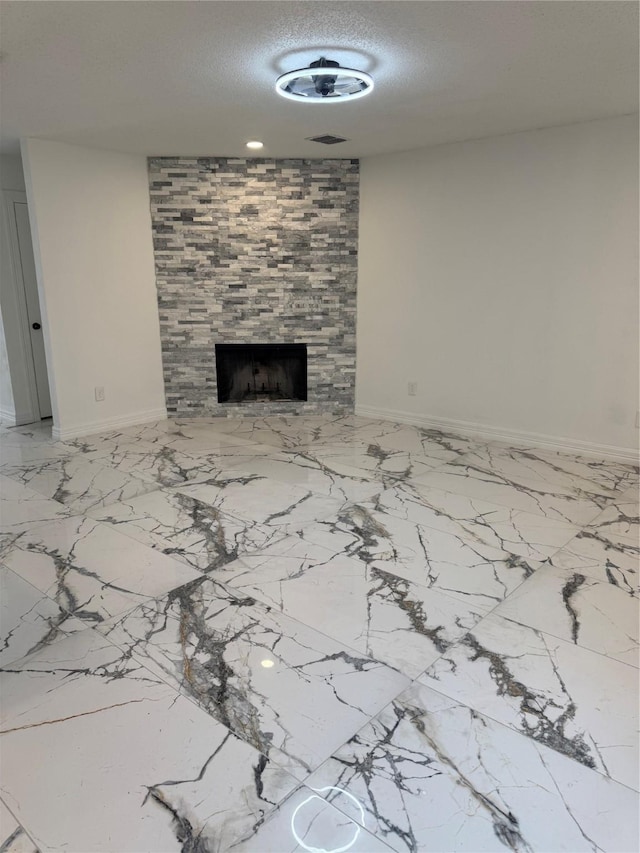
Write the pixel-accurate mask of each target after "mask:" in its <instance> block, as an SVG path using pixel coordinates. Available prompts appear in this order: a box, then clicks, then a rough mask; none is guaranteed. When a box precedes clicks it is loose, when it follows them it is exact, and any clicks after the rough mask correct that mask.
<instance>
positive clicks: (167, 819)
mask: <svg viewBox="0 0 640 853" xmlns="http://www.w3.org/2000/svg"><path fill="white" fill-rule="evenodd" d="M638 483H639V476H638V469H637V467H634V466H632V465H628V464H627V465H625V464H622V463H619V462H603V461H599V460H593V459H589V458H586V457H578V456H571V455H569V454H563V453H556V452H553V451H549V450H545V451H541V450H535V449H532V448H525V447H520V448H517V447H507V446H505V445H500V444H499V443H497V442H481V441H476V440H474V439H472V438H468V437H462V436H454V435H447V434H445V433H442V432H439V431H437V430H431V429H421V428H417V427H413V426H408V425H405V424H395V423H390V422H383V421H376V420H373V419H368V418H362V417H357V416H353V415H345V416H337V415H331V416H329V415H327V416H325V417H322V416H317V417H316V416H314V417H273V418H255V419H252V418H245V419H210V420H197V421H195V420H193V421H162V422H158V423H153V424H144V425H142V426H138V427H131V428H127V429H123V430H122V431H120V432H111V433H106V434H103V435H98V436H95V435H92V436H87V437H85V438H82V439H76V440H73V441H67V442H62V441H54V440H53V439H52V438H51V435H50V431H48V429H47V427H46V425H43V426H36V427H33V426H32V427H16V428H6V427H1V426H0V593H1V601H0V605H1V610H0V612H1V621H0V636H1V640H2V642H1V644H0V700H1V703H2V723H1V726H0V851H2V853H20V851H26V853H34V851H40V853H54V851H55V853H59V851H66V853H90V852H91V853H93V851H107V853H156V851H159V852H160V851H184V853H214V851H215V853H226V851H234V852H235V851H237V853H240V852H241V851H253V853H269V852H270V851H271V853H294V851H315V853H319V852H321V851H327V853H329V851H330V852H331V853H339V851H340V853H342V851H347V850H351V851H355V852H356V853H382V851H399V853H405V851H445V853H446V851H469V852H470V853H475V851H504V850H507V851H509V850H511V851H518V853H533V852H534V851H535V853H555V851H571V853H582V851H608V853H622V852H623V851H629V853H631V851H637V849H638V790H639V788H640V785H639V774H638V734H637V731H638V672H639V665H640V660H639V655H638V649H639V640H638V599H639V595H640V584H639V575H638V569H639V556H640V547H639V532H640V527H639V520H638V514H639V513H638Z"/></svg>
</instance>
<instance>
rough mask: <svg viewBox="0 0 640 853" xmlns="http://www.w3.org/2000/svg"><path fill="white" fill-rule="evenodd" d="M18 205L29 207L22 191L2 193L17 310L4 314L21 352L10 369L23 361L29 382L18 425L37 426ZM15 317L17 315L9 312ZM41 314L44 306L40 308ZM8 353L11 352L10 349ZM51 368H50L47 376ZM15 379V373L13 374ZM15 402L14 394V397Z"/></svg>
mask: <svg viewBox="0 0 640 853" xmlns="http://www.w3.org/2000/svg"><path fill="white" fill-rule="evenodd" d="M15 203H19V204H27V194H26V192H22V191H21V190H2V204H3V207H4V220H5V222H6V226H7V237H8V243H9V263H10V266H11V271H12V273H13V274H12V275H11V276H9V280H8V281H7V282H6V283H5V287H6V288H7V290H8V291H9V293H8V294H7V295H9V297H10V299H11V301H12V302H13V304H14V306H15V315H16V316H15V317H14V318H11V316H9V317H7V316H6V314H5V312H4V311H3V321H4V322H5V323H6V322H7V321H11V319H15V320H16V321H17V322H16V338H17V343H18V347H19V352H13V353H9V352H8V353H7V354H8V356H9V365H10V366H11V361H12V355H13V357H14V359H15V358H16V357H19V358H21V360H22V363H23V367H24V376H25V378H26V382H27V396H28V400H29V408H28V409H24V408H23V409H22V410H21V411H17V410H16V424H25V423H34V422H36V421H39V420H40V419H41V418H40V405H39V403H38V388H37V385H36V372H35V366H34V361H33V350H32V349H31V333H30V331H29V317H28V314H27V300H26V295H25V291H24V276H23V270H22V260H21V257H20V244H19V242H18V228H17V225H16V217H15V212H14V208H13V205H14V204H15ZM8 313H10V314H11V313H14V312H8ZM41 313H42V306H41ZM7 349H9V348H7ZM48 370H49V366H48V365H47V372H48ZM12 375H13V372H12ZM14 400H15V394H14Z"/></svg>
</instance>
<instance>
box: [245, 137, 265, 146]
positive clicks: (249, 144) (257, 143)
mask: <svg viewBox="0 0 640 853" xmlns="http://www.w3.org/2000/svg"><path fill="white" fill-rule="evenodd" d="M262 145H263V143H262V142H259V141H258V140H257V139H252V140H251V142H247V148H262Z"/></svg>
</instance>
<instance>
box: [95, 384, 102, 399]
mask: <svg viewBox="0 0 640 853" xmlns="http://www.w3.org/2000/svg"><path fill="white" fill-rule="evenodd" d="M95 393H96V403H101V402H102V401H103V400H104V385H96V387H95Z"/></svg>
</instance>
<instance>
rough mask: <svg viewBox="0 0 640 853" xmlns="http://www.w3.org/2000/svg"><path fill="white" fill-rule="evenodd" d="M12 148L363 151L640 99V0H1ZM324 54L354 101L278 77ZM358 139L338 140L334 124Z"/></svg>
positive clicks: (564, 119)
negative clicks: (317, 99)
mask: <svg viewBox="0 0 640 853" xmlns="http://www.w3.org/2000/svg"><path fill="white" fill-rule="evenodd" d="M0 26H1V31H0V33H1V34H0V49H1V51H2V54H1V60H2V61H1V63H0V69H1V71H2V102H1V114H0V117H1V131H2V143H3V147H4V150H11V149H12V147H15V146H16V142H17V139H18V138H19V137H20V136H37V137H45V138H49V139H58V140H63V141H67V142H74V143H78V144H81V145H88V146H95V147H100V148H112V149H116V150H121V151H131V152H140V153H145V154H183V155H189V154H191V155H196V154H202V155H218V156H224V155H245V154H246V153H247V150H246V149H245V147H244V143H245V142H246V141H247V140H248V139H256V138H257V139H261V140H263V141H264V143H265V148H264V149H263V151H262V152H260V155H259V156H272V157H273V156H277V157H286V156H293V157H300V156H303V157H320V156H332V157H336V156H337V157H360V156H366V155H371V154H378V153H383V152H390V151H398V150H406V149H410V148H417V147H421V146H425V145H433V144H438V143H441V142H448V141H453V140H463V139H473V138H478V137H483V136H491V135H496V134H502V133H510V132H514V131H519V130H527V129H531V128H536V127H546V126H550V125H555V124H568V123H572V122H577V121H584V120H589V119H593V118H600V117H604V116H612V115H619V114H624V113H632V112H635V111H636V110H637V108H638V4H637V3H635V2H608V0H607V2H582V0H574V2H562V0H556V2H522V1H521V0H517V2H509V0H504V2H491V0H487V2H465V0H456V2H430V0H416V1H415V2H404V0H391V2H385V0H376V2H368V0H360V2H341V0H328V2H325V1H323V2H316V0H291V2H288V1H287V2H270V0H257V2H244V0H230V2H208V1H207V0H201V2H190V0H180V2H137V0H129V1H128V2H119V0H96V1H95V2H56V0H50V2H24V0H3V2H2V3H1V5H0ZM320 54H324V55H326V56H328V57H329V58H332V59H338V60H339V61H341V62H342V63H343V64H353V65H355V66H357V67H358V68H361V69H363V70H365V71H369V72H370V73H372V74H373V76H374V78H375V82H376V88H375V91H374V92H373V93H372V94H371V95H370V96H369V97H367V98H364V99H362V100H360V101H357V102H355V103H352V104H349V103H337V104H335V103H334V104H319V105H318V104H296V103H292V102H289V101H286V100H284V99H282V98H279V97H278V96H277V95H276V94H275V92H274V89H273V84H274V80H275V78H276V76H277V75H278V74H280V73H282V72H283V71H285V70H290V69H292V68H297V67H300V66H302V65H305V64H307V63H308V62H309V61H310V60H312V59H316V58H317V57H318V56H319V55H320ZM325 133H330V134H335V135H338V136H346V137H347V138H348V139H349V140H350V141H349V142H346V143H344V144H342V145H339V146H334V147H330V148H329V147H324V146H321V145H318V144H317V143H312V142H308V141H306V139H305V137H308V136H316V135H320V134H325Z"/></svg>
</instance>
